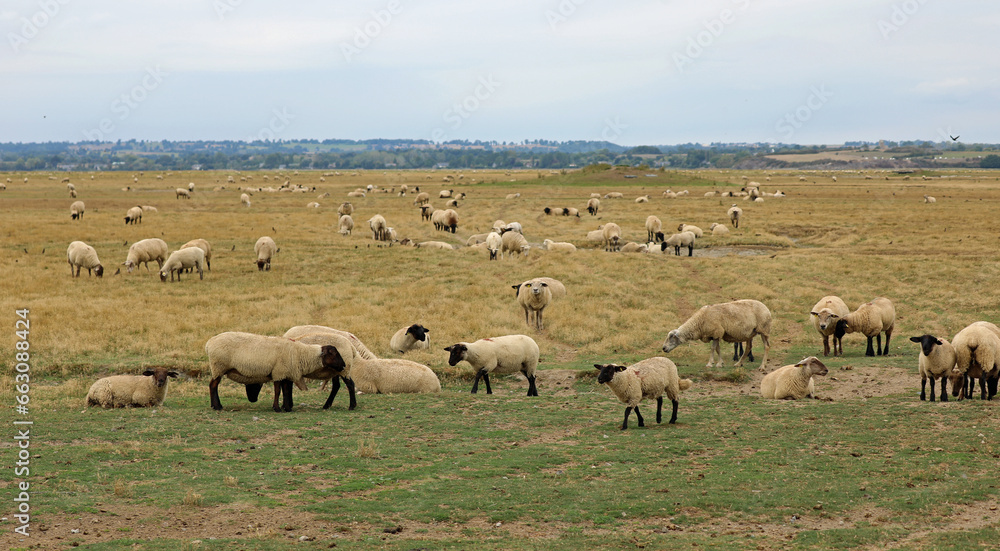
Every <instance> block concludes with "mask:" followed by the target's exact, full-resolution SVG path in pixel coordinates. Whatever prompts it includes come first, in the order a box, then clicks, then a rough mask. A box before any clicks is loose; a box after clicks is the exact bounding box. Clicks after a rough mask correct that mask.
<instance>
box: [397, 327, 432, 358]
mask: <svg viewBox="0 0 1000 551" xmlns="http://www.w3.org/2000/svg"><path fill="white" fill-rule="evenodd" d="M430 331H431V330H430V329H427V328H426V327H424V326H423V325H420V324H418V323H415V324H413V325H409V326H407V327H403V328H401V329H400V330H399V331H396V334H394V335H393V336H392V338H391V339H389V348H390V349H392V350H393V351H394V352H396V353H398V354H403V353H405V352H406V351H408V350H420V349H427V348H430V346H431V339H430V337H428V336H427V333H430Z"/></svg>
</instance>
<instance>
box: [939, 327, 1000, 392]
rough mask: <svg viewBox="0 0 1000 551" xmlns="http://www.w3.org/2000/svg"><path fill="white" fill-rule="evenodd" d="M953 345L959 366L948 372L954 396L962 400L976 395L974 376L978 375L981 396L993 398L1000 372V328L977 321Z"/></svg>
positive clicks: (953, 341)
mask: <svg viewBox="0 0 1000 551" xmlns="http://www.w3.org/2000/svg"><path fill="white" fill-rule="evenodd" d="M951 345H952V346H953V347H954V348H955V367H953V368H952V370H951V373H950V374H949V375H948V378H949V379H951V394H952V396H956V397H958V398H959V399H960V400H961V399H962V398H964V397H968V398H972V390H973V389H974V384H973V379H974V378H976V377H978V378H979V389H980V398H982V399H983V400H987V399H992V398H993V396H994V395H995V394H996V391H997V377H998V375H1000V328H998V327H997V326H996V325H994V324H992V323H990V322H988V321H977V322H975V323H972V324H970V325H968V326H967V327H965V328H964V329H962V330H961V331H959V332H958V333H957V334H956V335H955V338H953V339H952V340H951ZM966 382H968V384H966ZM987 383H989V385H990V389H989V393H988V394H987V390H986V384H987Z"/></svg>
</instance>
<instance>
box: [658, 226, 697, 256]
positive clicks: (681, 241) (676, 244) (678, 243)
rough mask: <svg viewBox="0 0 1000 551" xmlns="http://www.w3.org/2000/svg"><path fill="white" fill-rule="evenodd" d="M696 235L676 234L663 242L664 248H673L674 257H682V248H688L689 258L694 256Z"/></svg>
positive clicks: (686, 232)
mask: <svg viewBox="0 0 1000 551" xmlns="http://www.w3.org/2000/svg"><path fill="white" fill-rule="evenodd" d="M694 241H695V234H694V233H693V232H689V231H682V232H680V233H675V234H673V235H671V236H670V237H668V238H667V239H665V240H664V241H663V246H664V247H667V246H670V247H673V248H674V255H676V256H680V255H681V247H687V250H688V256H694Z"/></svg>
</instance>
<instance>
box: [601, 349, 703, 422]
mask: <svg viewBox="0 0 1000 551" xmlns="http://www.w3.org/2000/svg"><path fill="white" fill-rule="evenodd" d="M594 368H595V369H597V370H599V371H600V373H599V374H598V375H597V383H598V384H606V385H608V388H610V389H611V392H614V394H615V396H616V397H618V400H619V401H620V402H621V403H623V404H625V419H624V420H623V421H622V429H621V430H625V429H627V428H628V416H629V414H630V413H632V410H635V416H636V418H637V419H638V420H639V426H640V427H644V426H646V425H645V424H644V423H643V419H642V415H641V414H640V413H639V402H641V401H642V400H643V399H649V400H652V399H654V398H655V399H656V422H657V423H662V422H663V395H664V394H666V395H667V398H670V403H671V405H672V406H673V407H672V412H671V414H670V424H674V423H676V422H677V406H678V404H679V400H680V397H681V391H682V390H687V389H689V388H691V379H681V378H680V376H678V375H677V366H676V365H674V362H672V361H670V360H669V359H668V358H663V357H655V358H647V359H645V360H642V361H640V362H637V363H634V364H632V365H630V366H628V367H625V366H622V365H614V364H607V365H601V364H594Z"/></svg>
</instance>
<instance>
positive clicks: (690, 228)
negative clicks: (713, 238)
mask: <svg viewBox="0 0 1000 551" xmlns="http://www.w3.org/2000/svg"><path fill="white" fill-rule="evenodd" d="M677 231H678V232H686V231H689V232H691V233H693V234H694V236H695V237H697V238H698V239H701V238H702V236H704V235H705V232H703V231H702V229H701V228H699V227H698V226H692V225H691V224H679V225H678V226H677Z"/></svg>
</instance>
